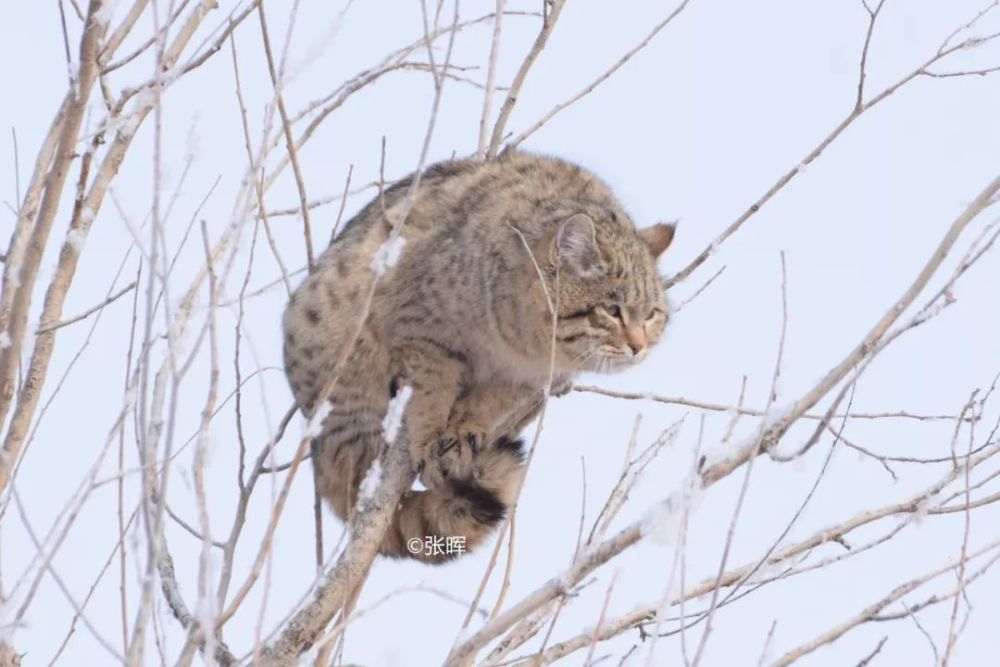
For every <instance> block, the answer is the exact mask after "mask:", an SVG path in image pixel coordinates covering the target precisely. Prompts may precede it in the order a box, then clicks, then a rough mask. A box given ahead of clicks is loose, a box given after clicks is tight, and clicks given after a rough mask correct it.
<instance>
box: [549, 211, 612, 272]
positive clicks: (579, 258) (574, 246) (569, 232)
mask: <svg viewBox="0 0 1000 667" xmlns="http://www.w3.org/2000/svg"><path fill="white" fill-rule="evenodd" d="M549 264H550V265H551V266H552V267H557V266H558V267H560V268H562V269H564V270H566V269H568V270H570V271H572V272H573V273H576V274H578V275H587V274H592V273H597V272H599V271H600V270H601V264H602V263H601V252H600V250H598V248H597V234H596V232H595V229H594V221H593V220H591V218H590V216H589V215H587V214H585V213H577V214H575V215H571V216H570V217H569V218H567V219H566V220H564V221H563V223H562V224H561V225H559V230H558V231H557V232H556V235H555V238H554V239H553V240H552V247H551V249H550V250H549Z"/></svg>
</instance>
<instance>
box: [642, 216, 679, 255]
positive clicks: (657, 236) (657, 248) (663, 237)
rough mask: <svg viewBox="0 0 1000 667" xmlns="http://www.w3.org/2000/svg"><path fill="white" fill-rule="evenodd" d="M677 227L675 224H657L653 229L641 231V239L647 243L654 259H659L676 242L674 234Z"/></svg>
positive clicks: (648, 228) (647, 228)
mask: <svg viewBox="0 0 1000 667" xmlns="http://www.w3.org/2000/svg"><path fill="white" fill-rule="evenodd" d="M676 229H677V226H676V225H674V224H672V223H671V224H667V223H663V222H660V223H657V224H655V225H653V226H652V227H646V228H645V229H640V230H639V238H641V239H642V240H643V241H645V243H646V245H648V246H649V249H650V250H651V251H652V253H653V257H657V258H658V257H659V256H660V255H662V254H663V251H664V250H666V249H667V248H669V247H670V244H671V243H672V242H673V240H674V232H675V231H676Z"/></svg>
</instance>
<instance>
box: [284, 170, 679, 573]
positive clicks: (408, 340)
mask: <svg viewBox="0 0 1000 667" xmlns="http://www.w3.org/2000/svg"><path fill="white" fill-rule="evenodd" d="M412 178H413V176H410V177H408V178H406V179H404V180H403V181H401V182H399V183H397V184H396V185H394V186H393V187H391V188H389V189H387V190H386V191H385V192H383V193H381V194H380V195H379V196H378V197H376V198H375V200H373V201H372V202H370V203H369V204H368V205H367V206H366V207H365V208H364V209H363V210H362V211H361V212H360V213H358V214H357V215H356V216H355V217H354V218H353V219H352V220H351V221H350V222H349V223H348V224H347V225H346V227H345V228H344V230H343V232H342V233H341V234H339V235H338V236H337V237H336V238H335V239H334V240H333V242H332V243H331V244H330V246H329V248H328V249H327V250H326V251H325V252H324V253H323V254H322V256H321V257H320V258H319V259H318V261H317V264H316V268H315V271H314V272H313V273H312V274H311V275H310V276H309V277H308V278H307V279H306V280H305V281H304V282H303V283H302V285H301V286H299V288H298V289H297V290H296V291H295V293H294V294H293V295H292V298H291V302H290V303H289V305H288V308H287V310H286V312H285V317H284V335H285V337H284V354H285V370H286V373H287V375H288V379H289V383H290V384H291V388H292V392H293V393H294V395H295V398H296V399H297V401H298V404H299V406H300V407H301V408H302V410H303V411H304V412H305V413H306V414H307V415H309V414H313V413H314V412H315V410H316V408H317V406H316V401H317V398H318V395H319V394H320V392H321V391H322V389H323V387H324V386H325V385H326V384H327V383H328V382H329V381H330V380H331V378H333V377H335V378H336V380H335V385H334V389H333V391H332V394H331V396H330V397H329V399H328V400H330V401H332V403H333V406H332V410H331V411H330V413H329V415H328V416H327V417H326V419H325V421H324V423H323V425H322V431H321V433H320V435H319V436H318V437H316V438H315V440H314V441H313V443H312V458H313V466H314V469H315V473H316V479H317V486H318V489H319V491H320V493H321V494H322V495H323V496H324V497H325V498H326V500H327V501H328V502H329V503H330V505H331V507H332V508H333V510H334V512H335V513H336V514H337V515H338V516H340V517H341V518H343V519H345V520H347V519H348V518H349V517H350V515H351V514H352V513H353V511H354V509H355V506H356V503H357V498H358V488H359V484H360V481H361V480H362V479H363V478H364V476H365V473H366V471H368V469H369V468H370V467H371V465H372V462H373V461H374V460H375V459H376V458H378V457H379V456H380V454H381V453H382V451H383V450H384V447H385V443H384V437H383V433H382V423H383V418H384V416H385V414H386V410H387V407H388V404H389V401H390V399H391V398H392V397H393V395H394V394H395V393H396V392H397V390H399V388H401V387H404V386H407V387H409V388H410V389H409V390H407V391H409V392H412V393H411V394H410V399H409V402H408V405H407V407H406V414H405V419H404V425H405V429H406V435H407V438H408V441H409V443H410V448H411V454H412V458H413V461H414V463H415V465H416V466H417V469H418V470H419V471H420V477H421V481H422V482H423V484H424V485H425V487H426V490H412V491H410V492H408V493H407V494H406V495H405V496H404V497H403V499H402V502H401V503H400V505H399V507H398V508H397V511H396V513H395V516H394V518H393V521H392V524H391V526H390V528H389V530H388V532H387V534H386V537H385V538H384V542H383V544H382V545H381V552H382V553H383V554H385V555H389V556H398V557H412V558H417V559H420V560H425V561H428V562H440V561H442V560H447V559H448V558H450V557H451V556H452V555H454V554H441V553H433V552H432V553H424V552H423V551H421V550H418V553H412V552H411V551H410V550H409V549H408V548H407V546H406V545H407V542H408V540H411V539H413V538H419V539H421V540H422V539H425V538H426V537H442V538H447V537H460V538H464V540H465V547H466V548H467V549H472V548H473V547H475V546H476V545H477V544H478V543H480V542H482V541H483V540H484V539H485V537H486V536H487V535H488V534H489V533H490V531H491V530H492V528H493V527H494V526H495V525H496V524H497V523H498V522H499V521H501V520H502V519H503V517H504V514H505V511H506V509H507V508H508V507H509V506H510V504H511V503H512V502H513V500H514V494H515V493H516V489H517V486H518V484H519V480H520V476H521V473H522V470H521V468H522V455H521V447H522V443H521V442H520V441H519V440H517V435H518V433H519V432H520V431H521V429H522V428H523V427H524V426H526V425H527V424H528V423H529V422H530V421H531V420H532V419H534V417H535V416H536V414H537V411H538V409H539V407H540V405H541V401H542V398H543V396H544V389H545V387H546V386H547V384H548V383H549V381H550V379H551V380H553V384H552V386H553V387H554V388H556V390H558V389H559V388H563V390H565V388H566V387H568V386H569V384H570V383H571V381H572V378H573V377H574V376H575V375H577V374H578V373H580V372H581V371H598V372H612V371H617V370H621V369H624V368H628V367H630V366H632V365H634V364H636V363H638V362H640V361H642V360H643V359H645V358H646V356H647V355H648V352H649V349H650V348H651V347H653V346H654V345H656V344H657V342H658V341H659V340H660V337H661V335H662V333H663V329H664V325H665V323H666V321H667V317H668V310H667V301H666V297H665V294H664V288H663V282H662V280H661V278H660V276H659V275H658V273H657V270H656V260H657V258H658V257H660V255H661V254H662V253H663V251H664V250H666V248H667V247H668V246H669V245H670V243H671V241H672V240H673V236H674V228H673V226H671V225H665V224H657V225H653V226H651V227H647V228H645V229H642V230H637V229H636V228H635V226H634V225H633V223H632V221H631V219H630V218H629V216H628V215H627V214H626V213H625V211H624V209H623V208H622V206H621V204H619V202H618V201H617V200H616V199H615V197H614V195H613V194H612V193H611V191H610V189H609V188H608V187H607V186H606V185H605V184H604V183H602V182H601V181H600V180H599V179H598V178H597V177H596V176H594V175H593V174H591V173H590V172H588V171H586V170H584V169H583V168H581V167H579V166H576V165H574V164H571V163H569V162H566V161H563V160H559V159H555V158H551V157H543V156H540V155H534V154H530V153H524V152H514V151H507V152H506V153H504V154H503V155H502V156H501V157H500V158H498V159H497V160H495V161H491V162H487V163H481V162H478V161H471V160H458V161H448V162H441V163H438V164H435V165H433V166H431V167H429V168H428V169H427V170H426V171H425V172H424V174H423V175H422V178H421V181H420V187H419V188H418V189H417V190H416V193H415V194H414V195H413V196H412V198H411V199H410V200H409V202H407V201H406V198H407V191H408V190H409V189H410V185H411V182H412ZM407 204H408V205H409V206H410V208H409V211H408V212H407V213H406V218H405V221H404V226H403V228H402V229H401V230H400V231H401V235H402V238H403V239H404V240H405V245H403V247H402V252H401V255H400V256H399V258H398V262H397V263H396V264H395V265H394V266H393V267H391V268H390V269H388V270H387V271H386V272H385V273H384V275H382V276H380V277H379V279H378V280H377V282H376V283H375V287H374V291H373V292H372V293H371V294H372V296H371V299H370V304H369V308H368V310H367V313H365V312H364V311H365V308H364V307H365V303H366V302H367V301H368V295H369V291H370V288H371V286H372V281H373V279H374V273H373V268H372V266H373V265H372V259H373V256H374V255H375V253H376V251H377V250H378V249H379V248H380V246H382V245H383V243H385V241H386V240H387V239H388V238H389V235H390V234H391V232H392V228H393V225H394V224H396V223H397V222H398V221H399V219H400V218H401V217H402V215H403V209H404V207H405V206H406V205H407ZM553 310H554V311H555V315H556V317H555V332H554V335H553V330H552V323H553ZM362 318H364V319H363V321H362ZM352 340H353V345H351V346H350V347H349V348H347V346H348V345H349V344H350V343H351V342H352ZM553 341H554V344H553ZM345 348H347V349H345ZM341 357H343V359H341ZM550 369H551V373H550ZM555 393H558V391H556V392H555Z"/></svg>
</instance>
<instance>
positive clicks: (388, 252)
mask: <svg viewBox="0 0 1000 667" xmlns="http://www.w3.org/2000/svg"><path fill="white" fill-rule="evenodd" d="M404 245H406V239H405V238H403V236H402V235H399V236H396V237H395V238H390V239H388V240H387V241H386V242H385V243H383V244H382V245H380V246H379V248H378V250H376V251H375V254H374V255H373V256H372V272H373V273H374V274H375V275H376V276H378V277H381V276H382V274H384V273H385V272H386V271H387V270H388V269H391V268H392V267H394V266H396V262H398V261H399V256H400V255H401V254H402V253H403V246H404Z"/></svg>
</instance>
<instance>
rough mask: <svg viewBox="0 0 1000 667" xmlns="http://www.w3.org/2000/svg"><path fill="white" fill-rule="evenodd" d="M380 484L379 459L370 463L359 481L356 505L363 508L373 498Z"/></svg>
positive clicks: (380, 463)
mask: <svg viewBox="0 0 1000 667" xmlns="http://www.w3.org/2000/svg"><path fill="white" fill-rule="evenodd" d="M381 483H382V462H381V461H380V460H379V459H375V460H374V461H372V465H371V467H370V468H368V472H366V473H365V477H364V479H362V480H361V486H360V487H359V488H358V505H359V506H364V505H366V504H367V503H368V501H370V500H371V499H372V498H374V497H375V492H376V491H377V490H378V486H379V484H381Z"/></svg>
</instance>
